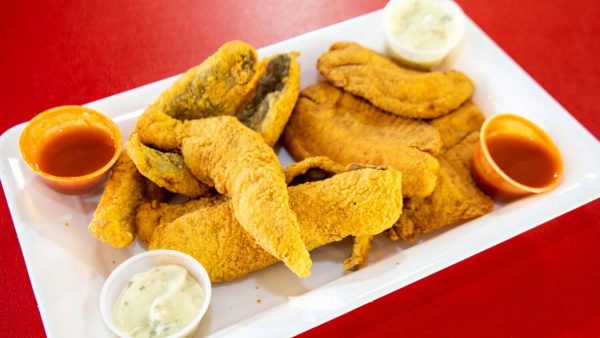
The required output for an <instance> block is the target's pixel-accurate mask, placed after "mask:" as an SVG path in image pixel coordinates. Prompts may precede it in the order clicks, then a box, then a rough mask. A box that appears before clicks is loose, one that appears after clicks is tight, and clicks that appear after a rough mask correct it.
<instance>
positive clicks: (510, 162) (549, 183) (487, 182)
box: [472, 114, 563, 199]
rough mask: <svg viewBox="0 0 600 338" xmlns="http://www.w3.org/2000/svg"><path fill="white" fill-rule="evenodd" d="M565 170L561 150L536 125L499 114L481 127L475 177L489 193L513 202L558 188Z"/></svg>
mask: <svg viewBox="0 0 600 338" xmlns="http://www.w3.org/2000/svg"><path fill="white" fill-rule="evenodd" d="M562 171H563V163H562V159H561V156H560V152H559V150H558V148H557V147H556V145H555V144H554V142H552V140H551V139H550V137H549V136H548V135H547V134H546V133H545V132H544V131H543V130H542V129H541V128H540V127H538V126H537V125H535V124H534V123H533V122H531V121H529V120H527V119H525V118H523V117H520V116H517V115H512V114H499V115H494V116H492V117H490V118H488V119H487V120H486V121H485V122H484V124H483V126H482V127H481V137H480V141H479V145H478V147H477V149H476V150H475V154H474V155H473V160H472V174H473V178H474V179H475V181H476V182H477V184H478V185H479V186H480V187H481V188H482V189H483V190H484V191H485V192H486V193H488V194H490V195H494V196H498V197H501V198H509V199H510V198H515V197H519V196H524V195H528V194H537V193H542V192H545V191H548V190H550V189H552V188H554V187H556V185H558V183H559V182H560V179H561V176H562Z"/></svg>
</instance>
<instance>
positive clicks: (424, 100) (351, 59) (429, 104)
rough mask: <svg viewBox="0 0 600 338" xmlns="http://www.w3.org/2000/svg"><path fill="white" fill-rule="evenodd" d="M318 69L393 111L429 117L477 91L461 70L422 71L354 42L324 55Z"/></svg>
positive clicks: (340, 44)
mask: <svg viewBox="0 0 600 338" xmlns="http://www.w3.org/2000/svg"><path fill="white" fill-rule="evenodd" d="M317 68H318V70H319V72H320V73H321V74H323V76H324V77H325V78H326V79H327V80H328V81H329V82H331V83H332V84H333V85H334V86H336V87H340V88H343V89H344V90H345V91H348V92H350V93H352V94H354V95H357V96H360V97H362V98H365V99H366V100H368V101H369V102H371V103H372V104H373V105H375V106H376V107H378V108H380V109H383V110H385V111H388V112H391V113H393V114H396V115H399V116H404V117H411V118H421V119H429V118H435V117H439V116H442V115H445V114H447V113H449V112H451V111H453V110H454V109H456V108H458V107H459V106H460V105H461V104H462V103H463V102H465V101H466V100H467V99H468V98H469V97H471V95H472V94H473V84H472V83H471V80H469V78H468V77H467V76H466V75H464V74H463V73H461V72H458V71H454V70H449V71H436V72H419V71H415V70H410V69H406V68H402V67H400V66H399V65H397V64H396V63H394V62H393V61H392V60H390V59H388V58H387V57H385V56H383V55H381V54H378V53H376V52H374V51H372V50H370V49H367V48H365V47H363V46H361V45H359V44H357V43H353V42H338V43H335V44H333V45H332V46H331V48H330V49H329V51H328V52H326V53H325V54H323V55H322V56H321V57H320V58H319V60H318V62H317Z"/></svg>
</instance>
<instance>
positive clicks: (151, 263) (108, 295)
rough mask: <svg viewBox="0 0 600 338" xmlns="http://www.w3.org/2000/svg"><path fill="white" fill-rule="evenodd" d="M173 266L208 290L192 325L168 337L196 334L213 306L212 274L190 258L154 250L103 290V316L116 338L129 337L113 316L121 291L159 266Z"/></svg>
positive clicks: (126, 265)
mask: <svg viewBox="0 0 600 338" xmlns="http://www.w3.org/2000/svg"><path fill="white" fill-rule="evenodd" d="M170 264H175V265H179V266H181V267H182V268H184V269H186V270H187V271H188V273H189V274H190V275H191V276H192V277H193V278H194V279H196V280H197V281H198V282H199V283H200V285H201V286H202V289H203V290H204V304H202V307H201V308H200V310H199V311H198V313H197V314H196V316H195V317H194V319H193V320H192V321H191V322H190V323H189V324H188V325H186V326H185V327H184V328H182V329H181V330H180V331H179V332H175V333H174V334H172V335H170V336H168V338H179V337H189V336H191V335H193V334H194V333H195V332H196V330H197V329H198V326H199V325H200V321H201V319H202V317H204V314H205V313H206V311H207V310H208V305H209V304H210V298H211V294H212V286H211V282H210V278H209V276H208V273H207V272H206V270H205V269H204V267H203V266H202V264H200V263H199V262H198V261H197V260H195V259H194V258H193V257H192V256H190V255H187V254H184V253H182V252H179V251H175V250H151V251H146V252H144V253H141V254H139V255H135V256H133V257H131V258H129V259H127V260H126V261H124V262H123V263H121V264H120V265H119V266H117V268H116V269H114V270H113V272H112V273H111V274H110V276H108V279H107V280H106V282H105V283H104V286H103V287H102V291H101V293H100V313H101V314H102V319H104V322H105V323H106V325H107V326H108V328H109V329H110V330H111V331H112V332H113V333H114V334H115V335H117V336H119V337H122V338H127V337H129V335H128V334H127V333H126V332H123V331H122V330H121V329H120V328H119V327H118V325H117V324H116V320H115V318H114V313H113V309H114V307H115V303H116V301H117V299H118V298H119V295H120V294H121V291H123V289H125V288H126V287H127V283H128V282H129V281H130V280H131V278H132V277H133V276H134V275H135V274H138V273H142V272H146V271H148V270H150V269H151V268H154V267H157V266H161V265H170Z"/></svg>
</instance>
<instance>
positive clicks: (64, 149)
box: [37, 126, 115, 177]
mask: <svg viewBox="0 0 600 338" xmlns="http://www.w3.org/2000/svg"><path fill="white" fill-rule="evenodd" d="M114 154H115V144H114V141H113V139H112V138H111V137H110V135H109V134H108V133H106V132H104V131H103V130H101V129H99V128H95V127H86V126H77V127H70V128H68V129H65V130H64V131H63V132H61V133H57V134H55V135H53V136H52V137H50V138H49V139H48V140H47V141H46V142H45V143H44V145H43V146H42V147H41V149H40V155H39V158H38V161H37V165H38V168H40V170H42V171H44V172H45V173H48V174H50V175H54V176H61V177H76V176H83V175H86V174H90V173H93V172H94V171H96V170H98V169H100V168H102V167H103V166H104V165H105V164H106V163H108V162H109V161H110V160H111V158H112V157H113V155H114Z"/></svg>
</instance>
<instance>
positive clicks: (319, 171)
mask: <svg viewBox="0 0 600 338" xmlns="http://www.w3.org/2000/svg"><path fill="white" fill-rule="evenodd" d="M345 171H350V170H349V169H348V168H345V167H344V166H343V165H340V164H338V163H336V162H334V161H332V160H330V159H329V158H327V157H325V156H315V157H309V158H306V159H304V160H302V161H300V162H295V163H292V164H290V165H289V166H288V167H287V168H285V169H284V170H283V173H284V175H285V182H286V183H287V184H288V186H294V185H298V184H301V183H306V182H314V181H320V180H324V179H326V178H329V177H331V176H333V175H335V174H339V173H342V172H345Z"/></svg>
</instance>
